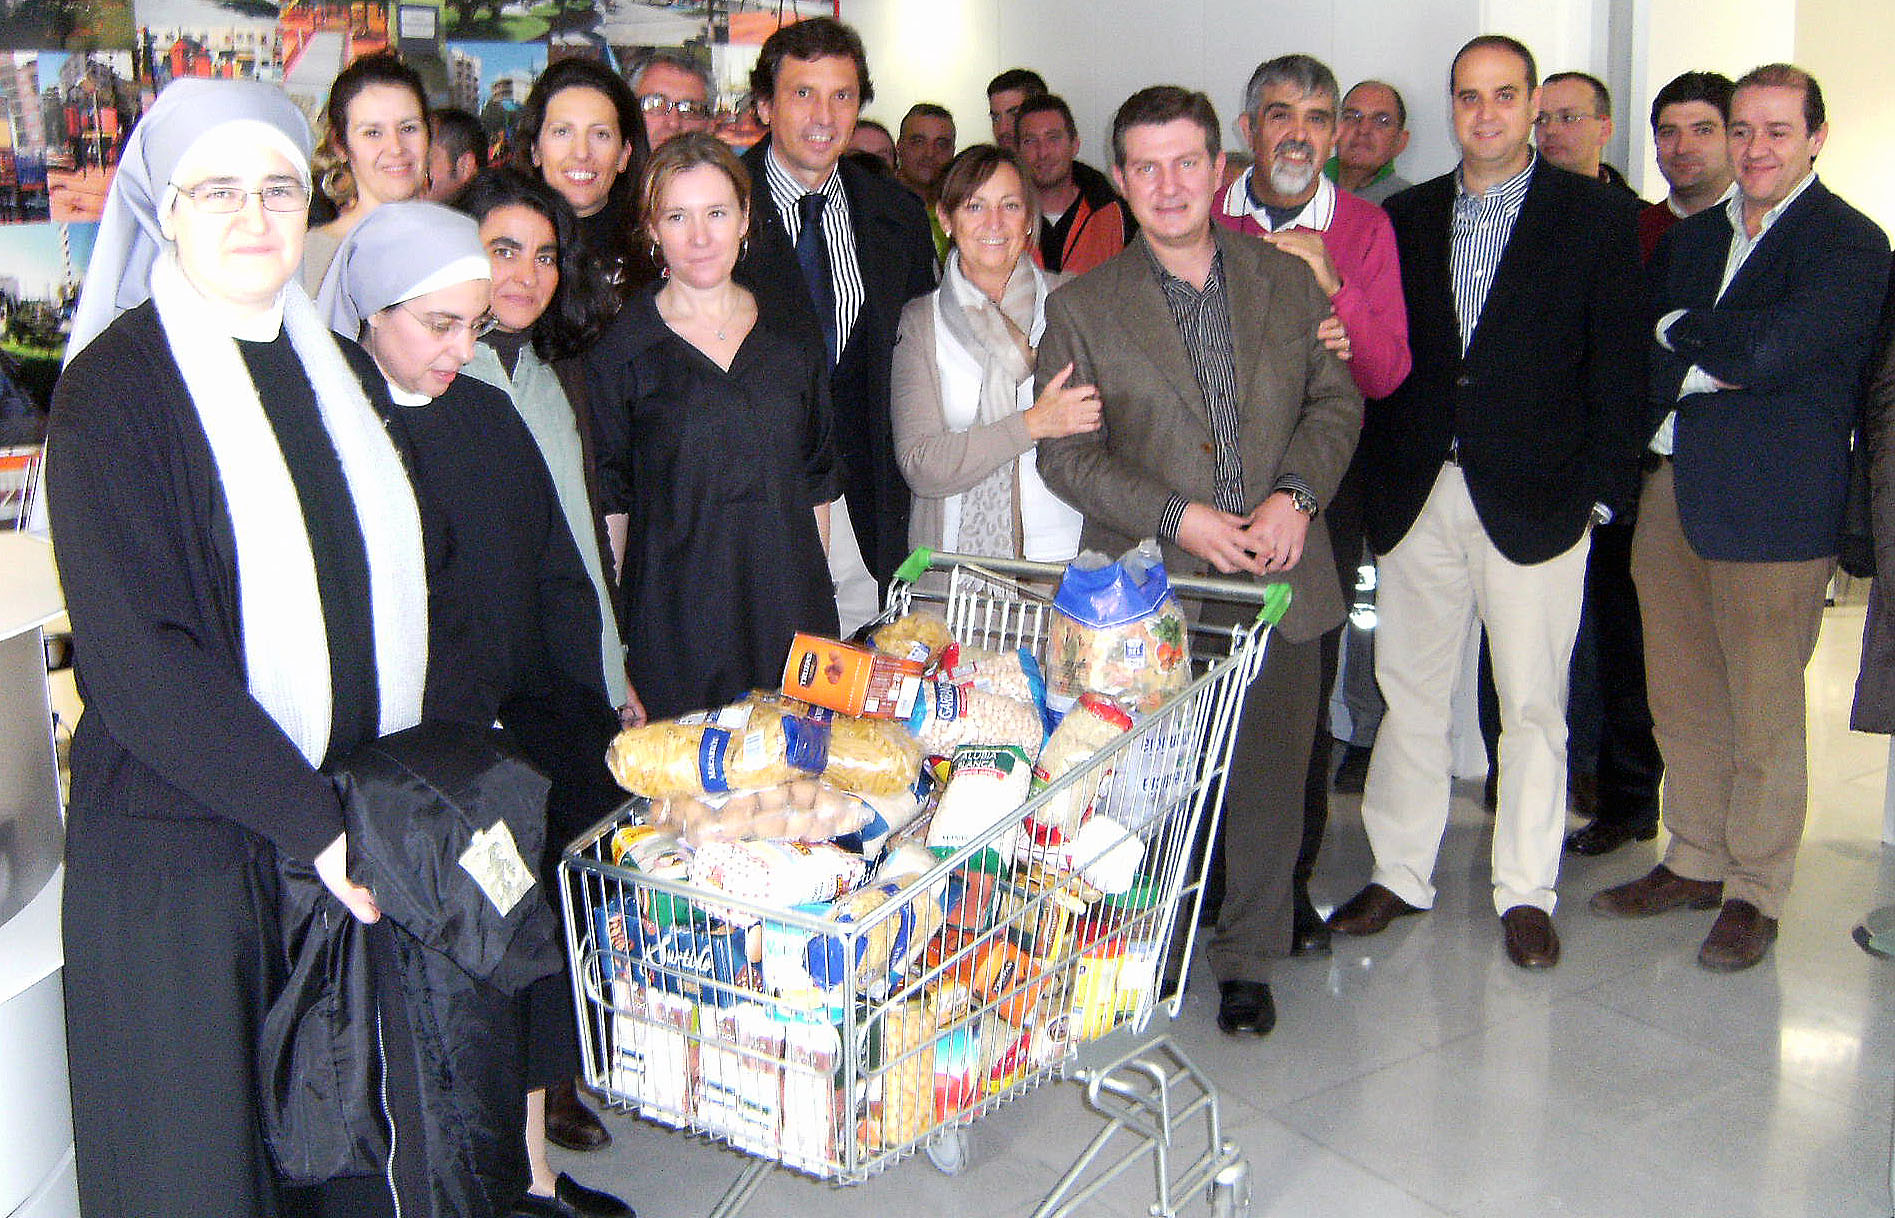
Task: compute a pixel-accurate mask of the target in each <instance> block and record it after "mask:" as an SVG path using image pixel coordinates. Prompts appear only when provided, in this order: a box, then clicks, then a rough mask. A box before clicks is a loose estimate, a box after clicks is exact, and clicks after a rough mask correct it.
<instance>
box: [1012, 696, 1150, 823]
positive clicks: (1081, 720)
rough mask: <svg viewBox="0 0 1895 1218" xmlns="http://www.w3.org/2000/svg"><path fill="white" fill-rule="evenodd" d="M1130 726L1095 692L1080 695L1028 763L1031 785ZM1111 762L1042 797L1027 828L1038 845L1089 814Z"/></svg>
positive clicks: (1039, 785)
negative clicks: (1062, 789) (1043, 802)
mask: <svg viewBox="0 0 1895 1218" xmlns="http://www.w3.org/2000/svg"><path fill="white" fill-rule="evenodd" d="M1131 730H1132V717H1131V716H1130V715H1128V714H1126V713H1125V712H1124V711H1122V710H1120V709H1119V708H1118V707H1116V706H1114V705H1112V703H1110V702H1108V701H1107V700H1106V699H1104V698H1102V697H1100V696H1099V695H1098V694H1081V695H1080V697H1079V701H1078V703H1077V704H1076V705H1075V706H1074V707H1073V709H1072V710H1071V711H1069V712H1068V713H1067V715H1066V717H1065V718H1064V719H1061V720H1060V721H1059V726H1058V727H1056V728H1054V729H1053V734H1052V736H1051V737H1050V738H1049V739H1048V740H1047V742H1046V747H1045V748H1044V749H1043V750H1041V752H1040V759H1039V761H1038V762H1036V763H1035V764H1034V766H1033V790H1032V793H1033V794H1035V795H1037V794H1039V792H1041V791H1043V790H1045V789H1046V788H1047V787H1050V786H1052V785H1053V784H1054V783H1056V782H1058V781H1059V780H1060V779H1061V778H1063V777H1065V776H1066V773H1067V771H1069V770H1072V769H1075V768H1077V767H1078V766H1080V765H1081V764H1083V763H1085V762H1086V761H1088V760H1090V759H1091V758H1092V756H1093V754H1095V753H1097V752H1098V751H1099V750H1100V749H1103V748H1105V747H1106V746H1107V745H1109V744H1111V743H1112V742H1113V741H1114V740H1116V739H1118V738H1119V737H1120V736H1122V735H1124V734H1125V733H1126V732H1129V731H1131ZM1111 772H1112V767H1111V766H1109V765H1103V766H1100V767H1098V768H1097V769H1095V770H1093V771H1092V772H1091V773H1090V774H1087V775H1086V777H1085V779H1084V780H1083V781H1081V782H1079V783H1077V784H1075V785H1074V786H1072V787H1069V788H1068V789H1066V790H1064V791H1061V792H1059V793H1058V794H1057V795H1054V796H1053V797H1052V798H1050V799H1048V800H1047V801H1046V803H1045V804H1043V805H1042V806H1041V807H1040V808H1039V809H1038V810H1036V811H1035V812H1034V813H1033V814H1032V815H1031V817H1030V821H1031V823H1030V824H1029V825H1028V831H1029V832H1030V833H1032V834H1033V840H1034V841H1036V842H1040V843H1042V844H1051V843H1056V842H1060V841H1064V840H1065V839H1066V838H1068V837H1071V836H1072V835H1073V834H1074V833H1077V832H1078V831H1079V826H1080V825H1081V824H1083V823H1084V822H1085V820H1086V818H1087V817H1088V816H1090V815H1092V803H1093V799H1094V798H1095V797H1096V796H1097V795H1098V793H1099V785H1100V784H1101V783H1103V782H1104V781H1105V779H1106V777H1107V775H1109V774H1111Z"/></svg>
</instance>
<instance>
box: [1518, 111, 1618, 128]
mask: <svg viewBox="0 0 1895 1218" xmlns="http://www.w3.org/2000/svg"><path fill="white" fill-rule="evenodd" d="M1599 117H1601V116H1600V115H1597V114H1588V113H1586V112H1585V111H1584V110H1556V111H1554V112H1553V113H1551V114H1548V113H1547V112H1546V111H1544V110H1542V111H1541V112H1540V113H1539V114H1537V115H1535V116H1534V118H1533V125H1534V126H1535V127H1551V126H1555V125H1557V126H1561V127H1570V126H1572V125H1573V124H1574V123H1583V122H1585V121H1586V120H1587V119H1589V118H1599Z"/></svg>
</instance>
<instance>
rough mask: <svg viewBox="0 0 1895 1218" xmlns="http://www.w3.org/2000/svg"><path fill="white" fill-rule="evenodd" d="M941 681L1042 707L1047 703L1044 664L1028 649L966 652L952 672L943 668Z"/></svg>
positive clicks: (962, 653)
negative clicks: (1042, 667) (1042, 670)
mask: <svg viewBox="0 0 1895 1218" xmlns="http://www.w3.org/2000/svg"><path fill="white" fill-rule="evenodd" d="M940 677H941V680H943V681H946V682H948V683H949V684H951V685H971V686H973V687H974V688H975V689H978V690H980V691H982V692H983V693H990V694H1003V695H1005V696H1006V697H1009V698H1017V699H1019V700H1020V701H1022V702H1031V703H1032V704H1033V705H1034V706H1036V707H1037V706H1041V705H1043V704H1044V703H1045V702H1046V678H1045V676H1044V674H1042V673H1041V671H1040V662H1039V661H1038V660H1036V659H1034V658H1033V653H1032V652H1030V651H1028V650H1027V649H1026V648H1024V647H1016V648H1014V649H1013V650H1012V651H976V650H971V649H970V650H963V651H962V652H961V658H960V660H959V662H958V663H956V664H955V665H954V666H953V667H952V668H947V667H943V668H942V670H941V674H940Z"/></svg>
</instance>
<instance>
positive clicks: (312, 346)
mask: <svg viewBox="0 0 1895 1218" xmlns="http://www.w3.org/2000/svg"><path fill="white" fill-rule="evenodd" d="M308 198H309V129H308V125H307V124H306V123H305V122H304V120H303V118H302V116H301V114H300V113H298V111H297V110H296V108H295V106H294V105H293V104H292V103H291V102H290V101H289V99H288V98H287V97H285V96H284V95H283V94H282V93H281V92H279V91H277V90H275V89H273V88H270V87H269V86H267V85H262V84H256V83H251V82H237V81H204V80H191V79H186V80H180V81H178V82H176V83H174V84H172V85H171V86H169V87H168V88H166V89H165V91H164V92H163V93H162V94H160V95H159V97H158V100H157V102H156V103H155V104H154V105H153V106H152V109H151V111H150V112H149V113H148V114H147V115H145V117H144V118H143V119H142V120H141V121H140V122H139V124H138V127H137V128H136V130H135V131H134V132H133V133H132V135H131V137H130V139H129V140H128V141H127V146H126V149H125V153H124V156H123V158H122V159H121V162H120V165H119V168H118V172H117V176H116V178H115V179H114V182H113V185H112V189H111V192H110V194H109V195H108V197H107V201H106V206H105V212H104V216H103V218H102V220H101V223H100V228H99V234H98V238H97V242H96V245H95V248H94V252H93V256H92V261H91V264H90V266H89V267H88V268H87V273H86V286H85V291H84V293H83V294H82V296H81V299H80V304H79V308H78V310H77V313H76V315H75V317H74V323H73V334H72V339H71V342H70V345H69V348H68V356H69V363H68V366H67V369H66V373H65V375H64V376H63V377H62V378H61V380H60V383H59V386H58V388H57V390H56V391H55V393H54V399H53V412H52V418H51V422H50V427H49V433H48V454H49V455H48V458H47V498H48V503H49V507H50V516H51V526H52V533H53V539H54V546H55V552H56V554H57V558H58V563H59V569H60V575H61V579H62V582H63V584H64V587H65V593H66V600H67V607H68V610H69V612H70V614H71V617H72V626H73V637H74V644H75V655H76V662H77V669H78V680H79V688H80V693H81V696H82V697H83V698H84V700H85V708H86V709H85V713H84V715H83V716H81V718H80V720H79V723H78V727H77V729H76V730H75V732H74V738H73V746H72V771H73V782H72V798H71V803H70V806H69V808H68V818H67V826H66V830H67V838H66V889H65V908H64V933H65V952H66V963H67V968H66V973H65V984H66V1007H67V1029H68V1031H67V1034H68V1045H69V1049H70V1058H71V1066H72V1098H73V1118H74V1133H75V1142H76V1147H77V1155H78V1177H79V1193H80V1201H81V1204H82V1206H83V1208H84V1210H85V1213H86V1214H87V1215H88V1218H121V1216H122V1218H163V1216H166V1215H180V1216H184V1215H200V1214H204V1213H207V1212H216V1213H218V1214H223V1215H261V1216H265V1218H268V1216H270V1215H275V1214H278V1213H279V1212H283V1210H284V1207H285V1205H286V1204H287V1202H288V1200H289V1197H288V1194H287V1192H286V1190H285V1187H284V1184H283V1182H282V1180H281V1178H280V1177H279V1176H278V1174H277V1172H276V1169H275V1167H274V1165H273V1163H272V1161H271V1157H270V1154H269V1152H268V1149H267V1148H266V1146H265V1144H264V1140H263V1133H262V1121H261V1116H260V1111H259V1097H260V1096H261V1094H262V1091H263V1087H262V1085H261V1082H260V1080H259V1078H258V1077H257V1067H256V1059H257V1032H258V1027H259V1024H260V1023H261V1021H262V1018H263V1015H264V1013H265V1012H266V1010H267V1009H268V1007H269V1005H270V1003H271V1002H272V1001H273V999H274V998H275V996H276V994H277V992H278V990H279V989H280V987H281V985H282V980H283V964H284V962H283V949H282V943H281V938H280V933H279V931H278V892H279V889H278V871H277V869H278V865H279V861H282V862H285V863H288V864H290V865H292V866H295V865H301V866H303V867H311V866H313V868H314V870H315V871H316V873H317V874H318V875H319V876H320V877H321V879H322V881H323V883H324V884H325V885H326V886H327V887H328V888H329V890H330V891H331V892H333V893H334V894H335V895H336V896H337V897H338V898H340V899H341V900H342V901H343V902H344V903H345V904H346V905H347V906H348V907H349V909H350V910H351V911H352V912H353V913H355V915H356V916H357V917H359V918H361V919H362V920H363V921H371V920H373V919H374V918H375V917H377V916H378V914H377V911H376V909H375V907H374V905H373V902H372V899H370V897H369V894H368V893H367V891H366V890H365V889H362V888H359V887H357V886H356V885H354V884H352V883H350V882H349V881H348V879H347V878H346V876H345V875H344V869H343V860H344V858H345V851H346V844H345V842H344V841H343V838H342V836H341V834H342V824H343V819H342V809H341V805H340V803H339V801H338V799H337V796H336V793H335V790H334V788H333V787H332V786H331V785H330V783H329V780H328V779H327V778H326V777H324V775H323V774H322V773H320V772H319V770H318V767H319V766H320V765H322V764H323V763H324V762H325V761H327V760H329V759H332V758H335V757H340V756H342V755H343V754H345V753H347V752H349V751H350V750H351V749H353V748H354V747H355V746H357V745H359V744H362V743H364V742H366V741H370V740H373V739H375V738H376V737H377V736H380V735H384V734H387V733H389V732H393V731H397V730H400V729H402V728H406V727H410V726H413V725H414V724H415V723H417V722H418V721H419V720H420V718H421V708H422V696H423V689H422V687H423V679H424V673H425V669H426V665H427V640H426V632H425V622H426V617H425V610H426V596H427V588H426V582H425V576H424V568H423V553H422V540H421V538H422V535H421V525H420V520H419V515H418V512H417V508H416V503H415V499H414V495H413V492H412V491H411V489H410V487H409V484H408V481H407V479H406V478H405V477H404V475H403V472H402V466H401V462H400V459H399V457H398V455H397V453H396V450H395V448H394V447H393V446H392V445H391V444H390V443H389V440H388V437H387V436H386V434H385V433H384V432H383V430H382V428H381V426H380V425H379V424H378V422H377V419H376V415H375V412H374V411H373V409H372V408H371V406H370V403H369V402H368V400H367V399H366V398H365V396H364V394H363V391H362V387H361V385H360V383H359V382H358V381H357V379H356V377H355V372H354V368H353V366H352V364H351V363H350V362H349V360H348V358H347V357H346V356H345V355H344V353H343V351H342V350H341V349H340V348H339V346H338V344H337V343H336V341H335V339H334V338H333V336H331V335H330V333H329V332H328V329H327V328H326V327H325V326H324V325H323V324H322V322H321V321H320V319H318V318H317V316H316V315H315V312H314V310H312V309H311V307H310V304H309V301H308V299H307V298H306V297H305V296H304V295H303V293H302V290H301V288H300V287H298V286H297V285H296V284H295V283H294V282H293V276H294V275H295V272H296V267H297V264H298V262H299V260H300V258H301V255H302V243H303V233H304V225H305V222H306V221H305V214H306V208H307V204H308ZM358 354H359V353H358Z"/></svg>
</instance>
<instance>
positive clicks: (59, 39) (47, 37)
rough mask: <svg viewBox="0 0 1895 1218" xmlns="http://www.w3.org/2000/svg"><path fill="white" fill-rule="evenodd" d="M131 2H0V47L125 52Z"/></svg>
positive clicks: (129, 34) (128, 41) (129, 38)
mask: <svg viewBox="0 0 1895 1218" xmlns="http://www.w3.org/2000/svg"><path fill="white" fill-rule="evenodd" d="M131 46H132V0H0V47H6V48H8V49H10V50H47V51H85V50H101V49H103V50H114V51H127V50H130V49H131Z"/></svg>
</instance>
